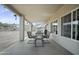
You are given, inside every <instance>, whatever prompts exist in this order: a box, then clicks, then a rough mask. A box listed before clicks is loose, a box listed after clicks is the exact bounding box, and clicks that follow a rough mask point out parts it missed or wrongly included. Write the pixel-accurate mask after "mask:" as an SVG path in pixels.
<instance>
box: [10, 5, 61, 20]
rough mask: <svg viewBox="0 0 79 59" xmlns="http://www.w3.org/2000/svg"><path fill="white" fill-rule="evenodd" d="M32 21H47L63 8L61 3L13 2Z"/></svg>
mask: <svg viewBox="0 0 79 59" xmlns="http://www.w3.org/2000/svg"><path fill="white" fill-rule="evenodd" d="M11 6H12V7H14V8H15V9H16V10H17V11H18V12H20V13H21V14H23V15H25V17H26V19H27V20H29V21H30V22H45V21H46V20H48V19H49V17H51V16H53V15H54V14H55V12H56V11H57V10H58V9H59V8H61V7H62V6H63V5H61V4H12V5H11Z"/></svg>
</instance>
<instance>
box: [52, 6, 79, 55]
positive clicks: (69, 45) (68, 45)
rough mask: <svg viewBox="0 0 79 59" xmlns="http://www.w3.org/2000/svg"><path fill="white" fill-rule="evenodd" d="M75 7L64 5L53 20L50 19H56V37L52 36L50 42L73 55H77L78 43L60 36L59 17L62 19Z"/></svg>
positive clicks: (78, 52)
mask: <svg viewBox="0 0 79 59" xmlns="http://www.w3.org/2000/svg"><path fill="white" fill-rule="evenodd" d="M76 7H78V5H65V6H63V7H62V8H61V9H59V11H58V12H57V13H56V14H57V16H56V15H55V17H54V18H51V19H55V18H57V19H58V35H56V34H52V40H54V41H56V42H57V43H58V44H60V45H61V46H62V47H64V48H65V49H67V50H68V51H70V52H71V53H73V54H79V41H77V40H73V39H70V38H67V37H63V36H61V19H60V17H62V16H63V15H64V14H67V13H68V12H70V11H71V10H73V9H75V8H76ZM51 21H52V20H51Z"/></svg>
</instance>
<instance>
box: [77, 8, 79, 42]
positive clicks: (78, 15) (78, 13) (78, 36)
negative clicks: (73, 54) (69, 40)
mask: <svg viewBox="0 0 79 59" xmlns="http://www.w3.org/2000/svg"><path fill="white" fill-rule="evenodd" d="M77 22H78V24H77V40H79V9H78V10H77Z"/></svg>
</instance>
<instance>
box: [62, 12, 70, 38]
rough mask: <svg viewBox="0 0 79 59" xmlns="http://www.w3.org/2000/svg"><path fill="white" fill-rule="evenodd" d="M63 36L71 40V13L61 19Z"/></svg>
mask: <svg viewBox="0 0 79 59" xmlns="http://www.w3.org/2000/svg"><path fill="white" fill-rule="evenodd" d="M61 35H62V36H65V37H69V38H71V13H70V14H68V15H66V16H64V17H62V18H61Z"/></svg>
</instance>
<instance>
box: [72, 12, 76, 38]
mask: <svg viewBox="0 0 79 59" xmlns="http://www.w3.org/2000/svg"><path fill="white" fill-rule="evenodd" d="M72 25H73V32H72V33H73V37H72V38H73V39H75V38H76V36H75V34H76V11H74V12H73V21H72Z"/></svg>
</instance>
